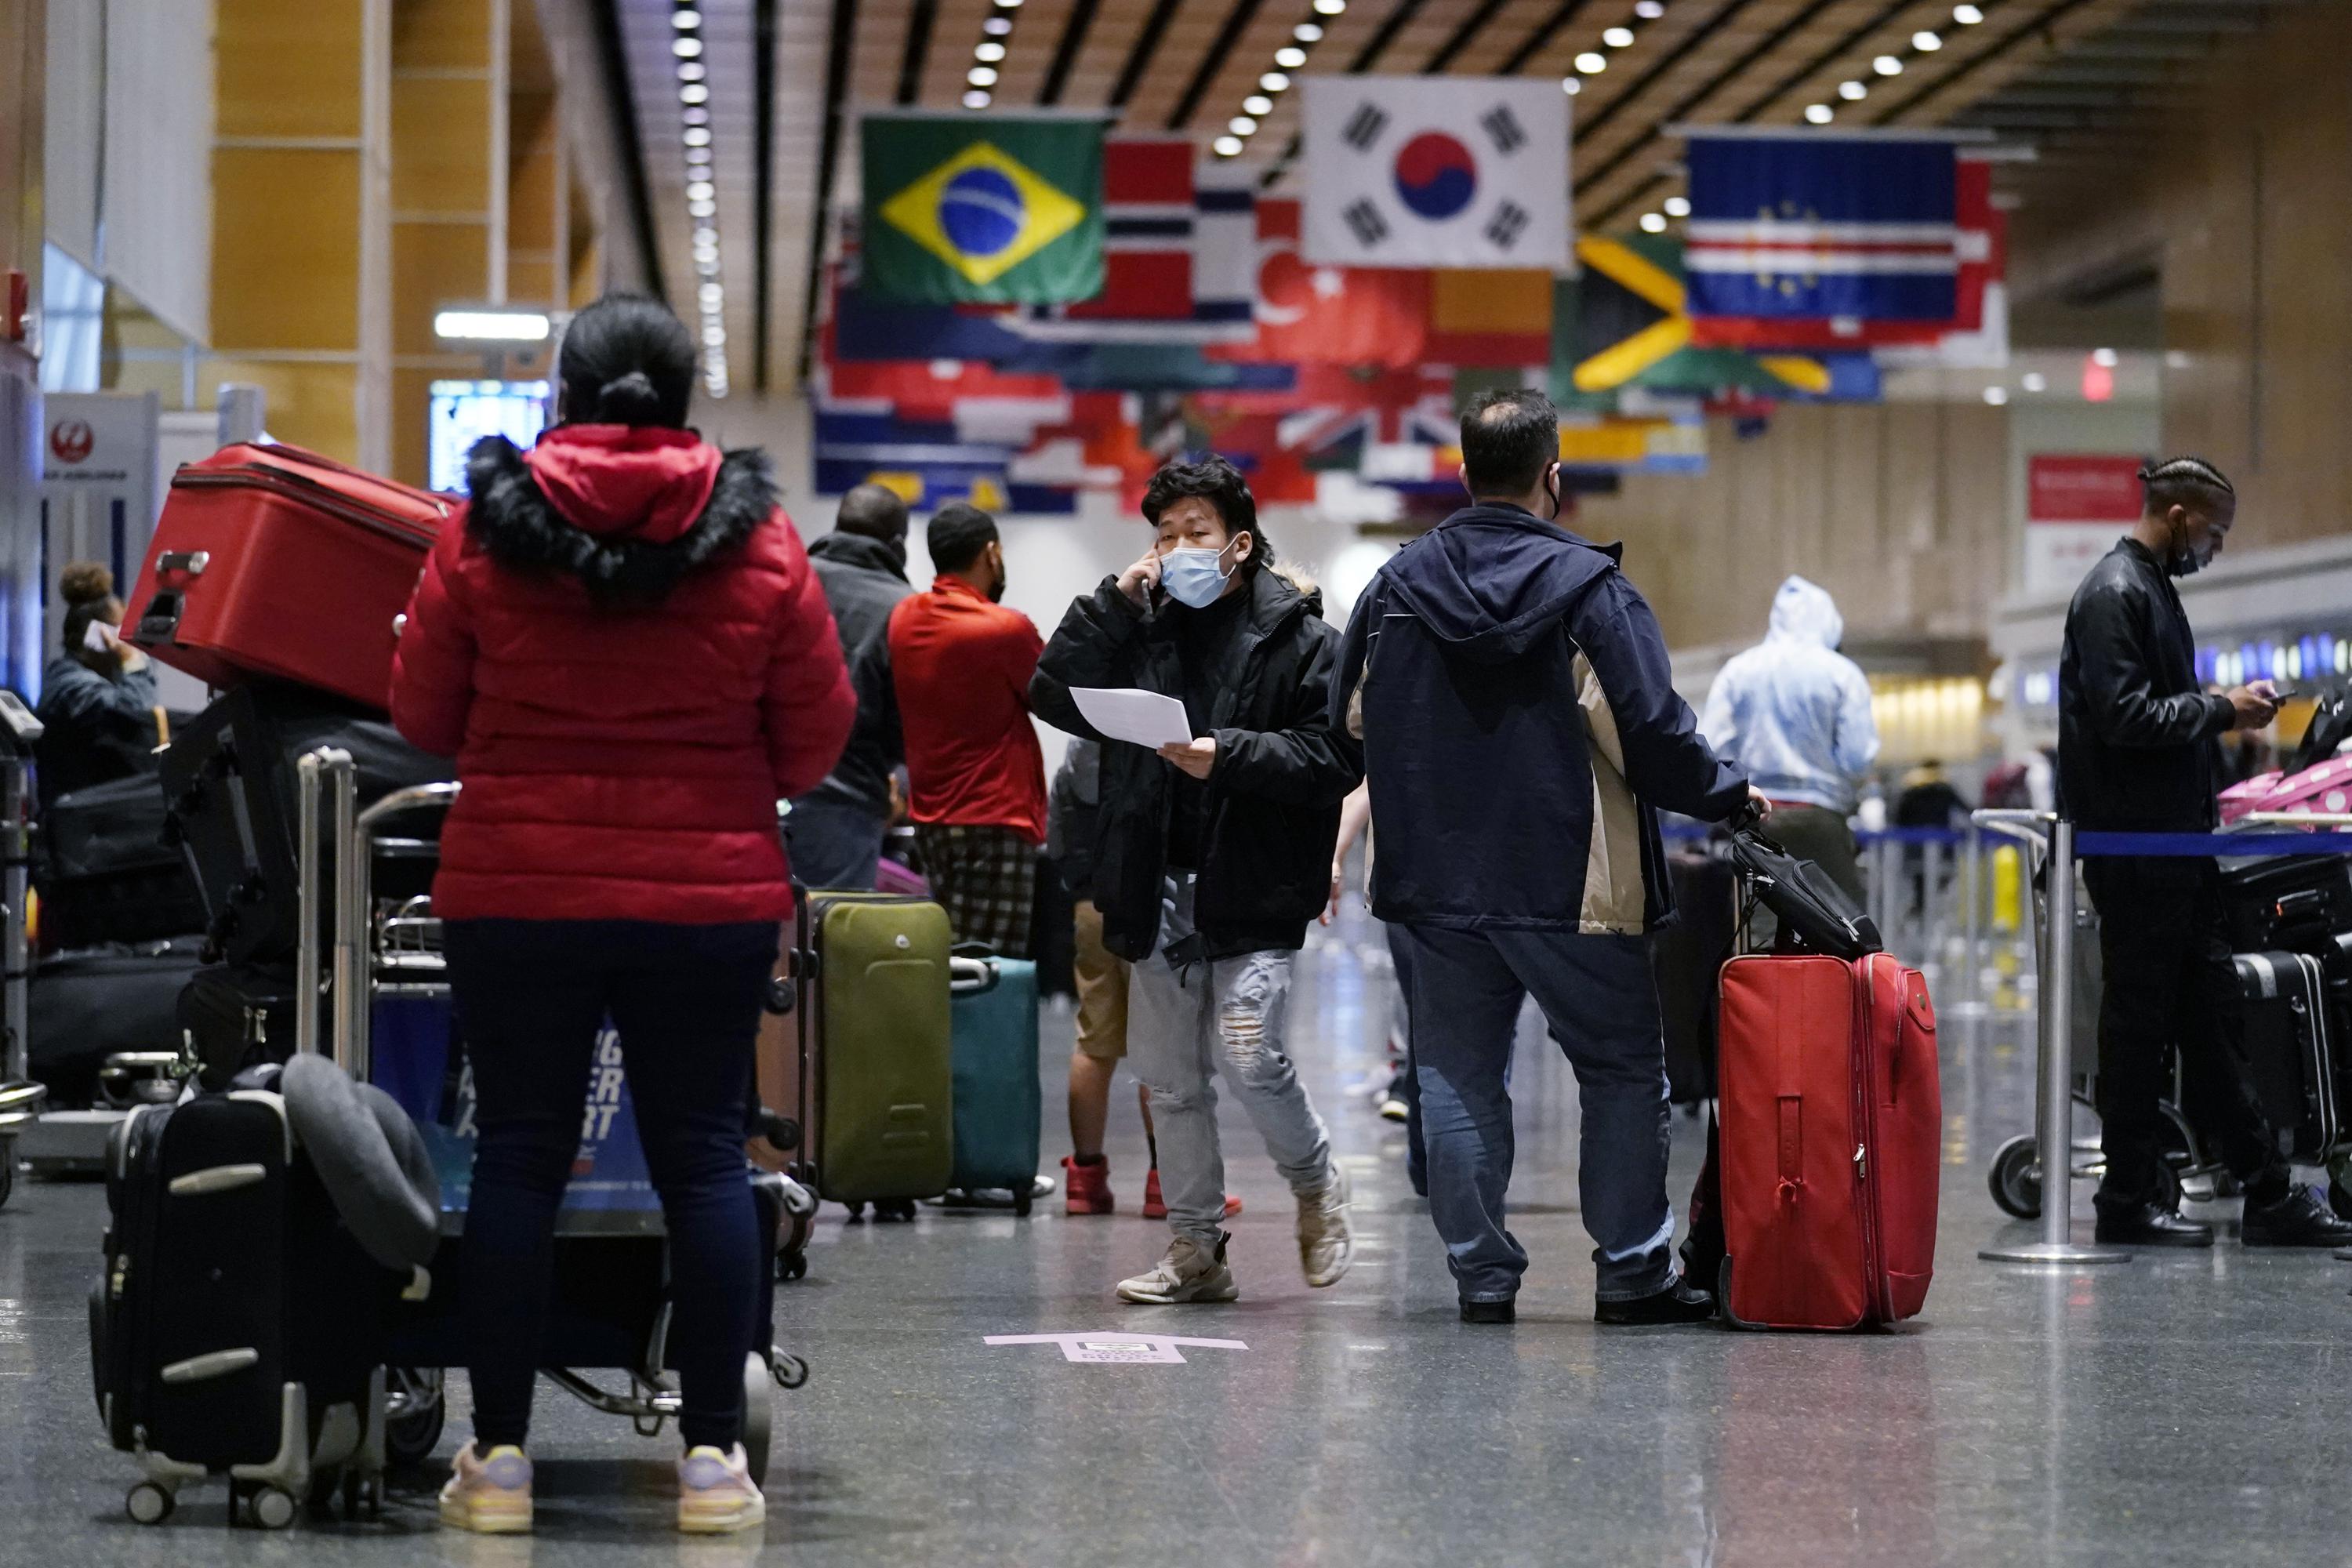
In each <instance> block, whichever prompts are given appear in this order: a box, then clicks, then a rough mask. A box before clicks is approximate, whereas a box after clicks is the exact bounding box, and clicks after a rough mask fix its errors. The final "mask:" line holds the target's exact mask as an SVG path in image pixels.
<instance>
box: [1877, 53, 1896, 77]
mask: <svg viewBox="0 0 2352 1568" xmlns="http://www.w3.org/2000/svg"><path fill="white" fill-rule="evenodd" d="M1870 68H1871V69H1872V70H1874V71H1876V72H1877V73H1878V74H1879V75H1881V76H1901V75H1902V74H1903V62H1902V61H1901V60H1898V59H1896V58H1895V57H1894V56H1893V55H1881V56H1879V57H1878V58H1876V59H1874V60H1873V61H1871V62H1870Z"/></svg>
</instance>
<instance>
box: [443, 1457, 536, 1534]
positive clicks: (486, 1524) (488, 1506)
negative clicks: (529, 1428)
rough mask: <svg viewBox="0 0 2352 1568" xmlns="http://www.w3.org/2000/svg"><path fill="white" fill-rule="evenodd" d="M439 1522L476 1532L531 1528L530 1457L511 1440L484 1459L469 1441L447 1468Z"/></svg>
mask: <svg viewBox="0 0 2352 1568" xmlns="http://www.w3.org/2000/svg"><path fill="white" fill-rule="evenodd" d="M441 1522H442V1523H444V1524H446V1525H449V1526H451V1527H452V1528H454V1529H457V1530H470V1531H473V1532H474V1533H475V1534H477V1535H523V1534H527V1533H529V1531H530V1458H529V1457H528V1456H526V1455H525V1454H524V1453H523V1451H522V1450H521V1449H520V1448H518V1447H515V1446H514V1445H513V1444H512V1443H501V1444H500V1445H499V1446H498V1447H495V1448H493V1449H491V1450H490V1453H489V1457H488V1458H483V1457H482V1456H481V1455H480V1454H478V1453H477V1452H476V1451H475V1447H474V1445H473V1444H471V1443H468V1444H467V1445H466V1446H465V1447H462V1448H460V1449H458V1450H457V1458H456V1460H454V1461H453V1462H452V1463H451V1465H450V1467H449V1484H448V1485H446V1486H445V1487H443V1488H442V1489H441Z"/></svg>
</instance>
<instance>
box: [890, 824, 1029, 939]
mask: <svg viewBox="0 0 2352 1568" xmlns="http://www.w3.org/2000/svg"><path fill="white" fill-rule="evenodd" d="M915 847H916V849H917V850H918V851H919V852H920V853H921V855H922V858H923V875H924V876H926V877H928V878H929V879H930V883H931V897H933V898H934V899H937V900H939V901H940V904H941V905H943V906H944V907H945V908H946V910H947V911H948V925H949V927H950V929H951V930H953V931H954V932H955V939H956V941H958V942H986V943H987V944H988V945H989V946H991V947H992V948H994V949H995V950H996V951H997V953H998V955H999V956H1001V957H1004V958H1027V957H1028V956H1029V926H1030V921H1031V918H1032V915H1033V913H1034V908H1035V905H1036V902H1037V859H1038V855H1039V853H1040V851H1039V850H1038V847H1037V846H1036V845H1034V844H1032V843H1030V842H1029V840H1028V839H1027V838H1026V837H1023V835H1022V834H1021V833H1020V832H1019V831H1018V830H1016V829H1014V828H1010V827H985V826H968V825H964V824H961V823H920V822H919V823H917V824H916V825H915Z"/></svg>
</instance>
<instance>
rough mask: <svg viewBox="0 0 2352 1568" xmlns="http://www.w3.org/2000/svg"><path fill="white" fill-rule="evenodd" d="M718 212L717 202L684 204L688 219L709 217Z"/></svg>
mask: <svg viewBox="0 0 2352 1568" xmlns="http://www.w3.org/2000/svg"><path fill="white" fill-rule="evenodd" d="M718 210H719V204H718V203H717V202H688V203H687V204H686V215H687V216H688V217H709V216H711V215H712V214H713V213H715V212H717V211H718Z"/></svg>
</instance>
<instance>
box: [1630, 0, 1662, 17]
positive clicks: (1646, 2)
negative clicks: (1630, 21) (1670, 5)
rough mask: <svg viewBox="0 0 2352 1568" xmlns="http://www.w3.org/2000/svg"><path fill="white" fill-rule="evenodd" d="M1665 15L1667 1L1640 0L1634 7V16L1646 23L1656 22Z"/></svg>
mask: <svg viewBox="0 0 2352 1568" xmlns="http://www.w3.org/2000/svg"><path fill="white" fill-rule="evenodd" d="M1665 14H1666V7H1665V0H1639V3H1638V4H1636V5H1634V7H1633V15H1635V16H1639V17H1641V18H1642V20H1643V21H1644V22H1654V21H1656V20H1657V19H1658V18H1659V17H1661V16H1664V15H1665Z"/></svg>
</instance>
